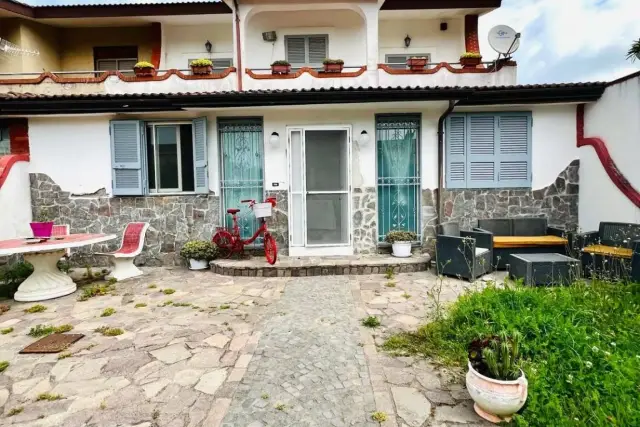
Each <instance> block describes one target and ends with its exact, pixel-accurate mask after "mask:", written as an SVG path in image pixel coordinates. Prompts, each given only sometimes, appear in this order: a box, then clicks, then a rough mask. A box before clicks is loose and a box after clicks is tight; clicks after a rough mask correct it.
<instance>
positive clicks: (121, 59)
mask: <svg viewBox="0 0 640 427" xmlns="http://www.w3.org/2000/svg"><path fill="white" fill-rule="evenodd" d="M107 61H116V69H115V70H102V69H100V63H101V62H107ZM120 61H133V62H134V63H135V62H138V58H103V59H98V60H96V71H128V70H129V69H124V68H122V67H121V66H120Z"/></svg>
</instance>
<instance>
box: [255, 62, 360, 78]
mask: <svg viewBox="0 0 640 427" xmlns="http://www.w3.org/2000/svg"><path fill="white" fill-rule="evenodd" d="M245 71H246V73H247V74H248V75H249V76H250V77H251V78H252V79H256V80H267V79H271V80H287V79H297V78H298V77H300V76H301V75H303V74H304V73H309V74H311V75H312V76H313V77H315V78H317V79H335V78H340V77H358V76H361V75H362V73H364V72H365V71H367V66H366V65H365V66H364V67H362V68H360V69H359V70H358V71H353V72H346V73H345V72H343V73H324V72H322V71H316V70H314V69H313V68H308V67H302V68H300V69H299V70H298V71H296V72H295V73H290V74H256V73H254V72H253V71H252V70H250V69H249V68H247V69H246V70H245Z"/></svg>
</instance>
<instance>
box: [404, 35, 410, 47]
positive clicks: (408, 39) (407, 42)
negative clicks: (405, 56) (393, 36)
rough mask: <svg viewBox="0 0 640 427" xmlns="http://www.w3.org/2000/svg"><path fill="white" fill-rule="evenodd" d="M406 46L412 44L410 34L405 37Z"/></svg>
mask: <svg viewBox="0 0 640 427" xmlns="http://www.w3.org/2000/svg"><path fill="white" fill-rule="evenodd" d="M404 46H405V47H409V46H411V37H409V34H407V37H405V38H404Z"/></svg>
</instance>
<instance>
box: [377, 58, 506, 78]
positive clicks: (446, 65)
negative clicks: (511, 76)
mask: <svg viewBox="0 0 640 427" xmlns="http://www.w3.org/2000/svg"><path fill="white" fill-rule="evenodd" d="M516 65H517V64H516V63H515V62H514V61H501V62H499V63H498V64H497V69H498V70H500V69H501V68H502V67H515V66H516ZM378 68H379V69H380V70H384V71H385V72H386V73H388V74H397V75H400V74H435V73H437V72H438V71H440V70H442V69H443V68H445V69H446V70H448V71H449V72H451V73H454V74H467V73H469V74H474V73H476V74H483V73H485V74H486V73H493V72H495V71H496V70H494V68H493V66H490V67H488V68H453V67H452V66H451V64H449V63H448V62H441V63H439V64H438V65H436V66H435V67H433V68H425V69H424V70H419V71H413V70H402V69H397V68H391V67H390V66H388V65H386V64H378Z"/></svg>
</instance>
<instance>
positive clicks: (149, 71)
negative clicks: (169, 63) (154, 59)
mask: <svg viewBox="0 0 640 427" xmlns="http://www.w3.org/2000/svg"><path fill="white" fill-rule="evenodd" d="M133 71H134V72H135V73H136V77H153V76H155V75H156V67H154V66H153V64H152V63H151V62H147V61H140V62H137V63H136V65H134V66H133Z"/></svg>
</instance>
